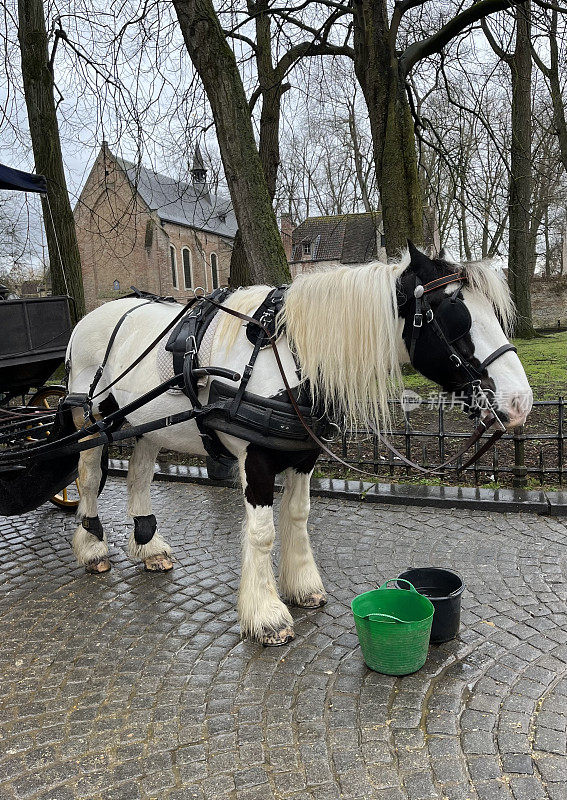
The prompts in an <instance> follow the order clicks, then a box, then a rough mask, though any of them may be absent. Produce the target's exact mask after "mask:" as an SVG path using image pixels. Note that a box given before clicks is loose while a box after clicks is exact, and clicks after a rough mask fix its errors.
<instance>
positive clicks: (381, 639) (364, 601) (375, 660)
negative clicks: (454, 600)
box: [351, 578, 434, 675]
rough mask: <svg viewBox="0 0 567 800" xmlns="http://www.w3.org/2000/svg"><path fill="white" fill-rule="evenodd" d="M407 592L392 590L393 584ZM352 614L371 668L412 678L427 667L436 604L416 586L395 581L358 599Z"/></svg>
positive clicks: (365, 658) (363, 653) (387, 673)
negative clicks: (404, 587) (391, 584)
mask: <svg viewBox="0 0 567 800" xmlns="http://www.w3.org/2000/svg"><path fill="white" fill-rule="evenodd" d="M402 581H403V583H407V584H408V586H409V589H410V591H407V590H406V589H388V584H389V583H395V582H397V583H401V582H402ZM351 608H352V613H353V614H354V622H355V625H356V632H357V634H358V640H359V642H360V647H361V649H362V655H363V656H364V660H365V662H366V664H367V666H369V667H370V669H373V670H374V671H375V672H382V673H384V674H385V675H409V674H410V672H416V670H418V669H421V667H423V665H424V664H425V659H426V658H427V650H428V648H429V636H430V634H431V624H432V622H433V611H434V608H433V604H432V602H431V601H430V600H428V599H427V597H424V596H423V595H421V594H419V593H418V592H417V591H416V589H415V587H414V586H413V584H411V583H410V582H409V581H406V580H403V579H401V578H391V579H390V580H388V581H386V583H383V584H382V586H381V587H380V588H379V589H373V590H372V591H371V592H365V593H364V594H359V595H358V597H355V598H354V600H353V601H352V603H351Z"/></svg>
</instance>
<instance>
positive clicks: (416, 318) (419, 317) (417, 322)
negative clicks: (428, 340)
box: [413, 311, 423, 328]
mask: <svg viewBox="0 0 567 800" xmlns="http://www.w3.org/2000/svg"><path fill="white" fill-rule="evenodd" d="M413 327H414V328H422V327H423V314H422V313H421V311H419V312H418V313H417V314H414V315H413Z"/></svg>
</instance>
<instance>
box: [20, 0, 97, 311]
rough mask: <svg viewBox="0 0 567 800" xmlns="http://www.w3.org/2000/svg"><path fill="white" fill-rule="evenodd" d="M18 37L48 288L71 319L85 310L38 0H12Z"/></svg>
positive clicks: (43, 18)
mask: <svg viewBox="0 0 567 800" xmlns="http://www.w3.org/2000/svg"><path fill="white" fill-rule="evenodd" d="M18 39H19V42H20V55H21V62H22V78H23V84H24V95H25V99H26V107H27V112H28V121H29V128H30V135H31V140H32V147H33V154H34V159H35V169H36V172H38V173H40V174H42V175H45V177H46V178H47V197H48V198H49V204H48V202H47V200H45V199H43V198H42V207H43V221H44V226H45V232H46V237H47V248H48V251H49V268H50V271H51V283H52V291H53V294H69V295H70V296H71V297H72V298H73V299H74V301H75V306H74V308H72V309H71V317H72V319H73V322H77V320H79V319H80V318H81V317H82V316H83V315H84V313H85V297H84V291H83V276H82V272H81V259H80V255H79V247H78V244H77V234H76V231H75V221H74V219H73V212H72V210H71V203H70V202H69V194H68V192H67V183H66V180H65V171H64V168H63V156H62V153H61V142H60V139H59V128H58V124H57V113H56V108H55V100H54V97H53V71H52V68H51V65H50V63H49V56H48V50H47V31H46V27H45V17H44V8H43V3H42V0H18ZM50 209H51V212H50ZM62 261H63V263H61V262H62Z"/></svg>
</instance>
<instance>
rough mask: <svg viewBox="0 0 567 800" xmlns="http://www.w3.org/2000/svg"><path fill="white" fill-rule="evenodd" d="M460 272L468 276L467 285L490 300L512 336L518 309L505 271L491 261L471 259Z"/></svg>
mask: <svg viewBox="0 0 567 800" xmlns="http://www.w3.org/2000/svg"><path fill="white" fill-rule="evenodd" d="M460 272H462V273H463V275H464V277H466V279H467V283H466V285H467V287H468V289H469V290H470V291H471V292H476V293H477V294H481V295H482V296H483V297H484V298H485V299H487V300H489V301H490V303H491V304H492V306H493V308H494V311H495V312H496V314H497V315H498V317H499V319H500V322H501V324H502V327H503V329H504V332H505V333H506V335H507V336H510V334H511V332H512V330H513V328H514V321H515V319H516V309H515V307H514V303H513V301H512V297H511V296H510V289H509V288H508V284H507V282H506V277H505V275H504V273H503V272H501V271H497V270H496V269H494V267H493V266H492V265H491V262H490V261H469V262H468V263H467V264H463V266H462V268H461V269H460Z"/></svg>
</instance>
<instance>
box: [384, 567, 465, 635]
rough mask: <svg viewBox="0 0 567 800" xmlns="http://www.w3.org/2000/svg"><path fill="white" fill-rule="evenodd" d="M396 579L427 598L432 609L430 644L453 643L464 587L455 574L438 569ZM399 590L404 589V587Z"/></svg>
mask: <svg viewBox="0 0 567 800" xmlns="http://www.w3.org/2000/svg"><path fill="white" fill-rule="evenodd" d="M398 577H399V578H403V579H404V580H406V581H410V583H413V585H414V586H415V588H416V589H417V591H418V592H419V593H420V594H422V595H424V596H425V597H427V598H429V600H431V602H432V603H433V607H434V608H435V613H434V614H433V626H432V628H431V639H430V641H431V642H434V643H435V644H440V643H441V642H448V641H449V640H450V639H454V638H455V636H456V635H457V634H458V632H459V624H460V621H461V595H462V593H463V591H464V588H465V584H464V583H463V579H462V578H461V577H459V575H457V573H456V572H450V570H448V569H441V568H439V567H417V568H416V569H408V570H406V571H405V572H402V574H401V575H399V576H398ZM399 588H400V589H405V588H406V586H405V585H404V584H403V583H400V584H399Z"/></svg>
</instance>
